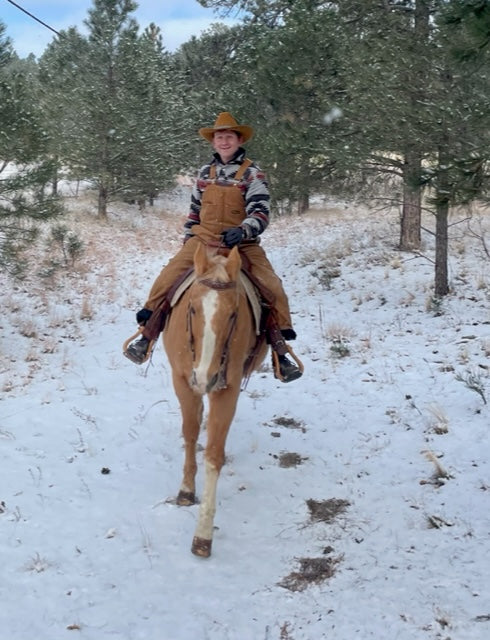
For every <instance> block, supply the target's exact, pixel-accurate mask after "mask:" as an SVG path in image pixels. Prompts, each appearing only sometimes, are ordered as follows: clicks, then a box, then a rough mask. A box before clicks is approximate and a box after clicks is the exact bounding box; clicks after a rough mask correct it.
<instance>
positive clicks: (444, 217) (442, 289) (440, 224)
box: [434, 198, 449, 297]
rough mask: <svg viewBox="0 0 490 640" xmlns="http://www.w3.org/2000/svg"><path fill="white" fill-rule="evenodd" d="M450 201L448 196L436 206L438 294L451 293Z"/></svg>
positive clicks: (435, 291) (436, 276)
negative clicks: (448, 248) (449, 249)
mask: <svg viewBox="0 0 490 640" xmlns="http://www.w3.org/2000/svg"><path fill="white" fill-rule="evenodd" d="M448 215H449V202H448V200H447V198H445V199H441V200H440V201H438V203H437V206H436V267H435V280H434V293H435V294H436V296H441V297H442V296H445V295H447V294H448V293H449V283H448V269H447V255H448V252H447V245H448V233H447V224H448Z"/></svg>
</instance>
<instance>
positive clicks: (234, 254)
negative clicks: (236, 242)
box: [226, 246, 242, 280]
mask: <svg viewBox="0 0 490 640" xmlns="http://www.w3.org/2000/svg"><path fill="white" fill-rule="evenodd" d="M241 266H242V259H241V258H240V252H239V251H238V247H236V246H235V247H233V249H232V250H231V251H230V254H229V256H228V260H227V261H226V271H227V272H228V275H229V276H230V280H236V279H237V278H238V274H239V272H240V268H241Z"/></svg>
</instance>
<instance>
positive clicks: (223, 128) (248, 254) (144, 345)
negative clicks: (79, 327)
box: [124, 112, 302, 382]
mask: <svg viewBox="0 0 490 640" xmlns="http://www.w3.org/2000/svg"><path fill="white" fill-rule="evenodd" d="M253 133H254V132H253V129H252V128H251V127H249V126H247V125H239V124H238V123H237V121H236V120H235V118H233V116H232V115H231V114H230V113H228V112H223V113H220V114H219V115H218V117H217V119H216V122H215V123H214V126H212V127H204V128H202V129H199V134H200V135H201V136H202V137H203V138H204V139H205V140H207V141H208V142H210V143H211V144H212V146H213V148H214V151H215V153H214V155H213V158H212V160H211V162H210V163H208V164H206V165H204V167H202V168H201V170H200V171H199V175H198V179H197V182H196V184H195V186H194V188H193V191H192V197H191V208H190V213H189V215H188V217H187V221H186V223H185V237H184V244H183V246H182V248H181V249H180V251H179V252H178V253H177V254H176V255H175V256H174V257H173V258H172V259H171V260H170V261H169V262H168V264H167V265H166V266H165V267H164V268H163V269H162V271H161V272H160V275H159V276H158V277H157V278H156V280H155V282H154V284H153V286H152V288H151V290H150V293H149V296H148V300H147V301H146V303H145V306H144V308H143V309H141V310H140V311H138V313H137V314H136V320H137V322H138V324H139V325H140V331H141V334H142V335H141V337H140V338H139V339H138V340H135V341H134V342H132V343H131V344H130V345H129V346H128V347H127V348H126V349H125V351H124V354H125V355H126V356H127V357H128V358H129V359H130V360H131V361H132V362H135V363H136V364H141V363H143V362H145V360H147V358H148V357H149V355H150V352H151V346H152V344H153V343H154V341H155V339H156V338H157V337H158V335H159V334H160V332H161V331H162V330H163V328H164V325H165V319H166V315H167V314H168V312H169V309H170V300H169V297H170V296H169V295H168V294H169V291H170V290H171V289H173V285H174V284H175V282H176V281H177V280H179V278H180V277H181V276H182V275H183V274H184V273H186V272H187V271H188V269H189V268H190V267H192V265H193V259H194V253H195V251H196V247H197V246H198V244H199V243H204V244H206V245H208V246H210V247H214V248H219V247H226V248H228V249H231V248H232V247H234V246H235V245H238V246H239V251H240V254H241V256H242V260H243V262H244V264H245V265H246V267H247V270H248V271H249V272H250V274H251V277H252V280H253V281H254V282H255V284H256V285H257V287H258V288H259V290H260V291H261V293H262V295H263V297H265V298H266V302H267V303H268V305H269V307H270V310H269V317H268V320H267V325H266V333H267V340H268V342H269V343H270V345H271V348H272V350H273V361H274V363H275V368H274V375H275V376H276V378H278V379H280V380H281V381H282V382H291V381H292V380H296V379H297V378H299V377H300V376H301V375H302V368H300V367H298V366H297V364H296V363H295V362H292V361H291V360H290V359H289V358H288V357H287V355H286V354H287V353H289V352H291V353H292V350H291V349H290V347H289V346H288V345H287V344H286V340H294V338H296V332H295V331H294V330H293V327H292V321H291V314H290V311H289V303H288V299H287V296H286V293H285V292H284V289H283V286H282V283H281V280H280V278H279V277H278V276H277V275H276V274H275V272H274V269H273V267H272V265H271V264H270V262H269V260H268V259H267V257H266V254H265V252H264V250H263V249H262V247H261V246H260V244H259V243H260V238H259V236H260V235H261V234H262V232H263V231H264V230H265V229H266V227H267V225H268V224H269V200H270V196H269V189H268V185H267V181H266V178H265V175H264V173H263V172H262V171H261V170H260V168H259V167H258V166H257V165H256V164H255V163H254V162H252V161H251V160H249V159H248V158H246V157H245V150H244V149H243V147H242V146H241V145H242V144H244V143H245V142H247V140H250V138H251V137H252V136H253ZM218 250H219V249H218ZM265 292H267V293H266V294H265ZM274 354H275V356H274ZM293 356H294V354H293Z"/></svg>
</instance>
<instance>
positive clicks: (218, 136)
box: [213, 130, 243, 163]
mask: <svg viewBox="0 0 490 640" xmlns="http://www.w3.org/2000/svg"><path fill="white" fill-rule="evenodd" d="M242 140H243V137H242V136H240V135H238V133H236V131H228V130H225V131H216V133H215V134H214V136H213V149H214V150H215V151H216V152H217V153H219V155H220V157H221V159H222V160H223V162H225V163H226V162H228V161H229V160H231V159H232V158H233V156H234V155H235V153H236V152H237V151H238V148H239V147H240V145H241V143H242Z"/></svg>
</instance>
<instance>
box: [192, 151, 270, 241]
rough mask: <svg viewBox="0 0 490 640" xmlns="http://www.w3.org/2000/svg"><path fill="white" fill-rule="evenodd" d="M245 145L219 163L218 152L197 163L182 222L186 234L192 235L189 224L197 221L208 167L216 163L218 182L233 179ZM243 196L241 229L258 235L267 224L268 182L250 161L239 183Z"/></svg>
mask: <svg viewBox="0 0 490 640" xmlns="http://www.w3.org/2000/svg"><path fill="white" fill-rule="evenodd" d="M245 157H246V156H245V149H243V148H242V147H240V148H239V149H238V151H237V152H236V154H235V155H234V157H233V158H232V159H231V160H230V161H229V162H227V163H226V164H223V162H222V160H221V158H220V156H219V154H217V153H215V154H214V155H213V159H212V160H211V162H210V163H209V164H205V165H204V166H203V167H201V169H200V171H199V174H198V177H197V181H196V183H195V185H194V187H193V189H192V195H191V207H190V211H189V215H188V216H187V220H186V222H185V225H184V228H185V234H186V237H187V236H190V235H192V231H191V229H192V227H193V225H195V224H199V222H200V212H201V201H202V194H203V191H204V189H205V188H206V186H207V185H208V184H209V171H210V168H211V165H213V164H214V165H216V178H217V180H219V181H221V182H227V181H229V180H233V178H234V176H235V175H236V172H237V171H238V169H239V167H240V165H241V164H242V163H243V161H244V160H245ZM239 188H240V189H241V190H242V193H243V197H244V200H245V212H246V214H247V217H246V218H245V220H244V221H243V222H242V223H241V225H240V226H241V227H242V229H243V230H244V231H245V238H246V239H247V240H251V239H254V238H256V237H257V236H259V235H260V234H261V233H262V232H263V231H264V230H265V229H266V228H267V225H268V224H269V216H270V208H269V201H270V195H269V186H268V184H267V179H266V177H265V174H264V173H263V172H262V171H261V169H260V168H259V167H258V166H257V165H256V164H255V163H252V164H251V165H250V166H249V167H248V169H247V170H246V171H245V174H244V176H243V178H242V180H241V182H240V184H239Z"/></svg>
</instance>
